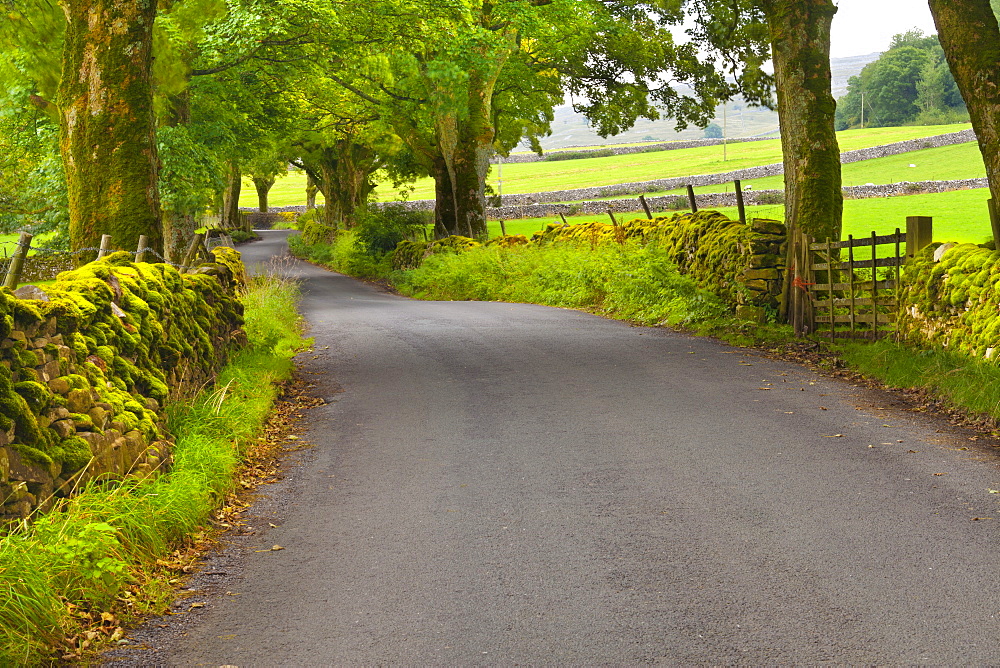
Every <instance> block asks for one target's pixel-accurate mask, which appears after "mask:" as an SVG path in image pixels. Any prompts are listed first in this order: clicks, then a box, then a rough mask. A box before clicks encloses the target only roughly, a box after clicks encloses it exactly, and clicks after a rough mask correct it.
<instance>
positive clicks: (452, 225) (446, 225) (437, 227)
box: [431, 157, 458, 239]
mask: <svg viewBox="0 0 1000 668" xmlns="http://www.w3.org/2000/svg"><path fill="white" fill-rule="evenodd" d="M431 176H433V177H434V238H435V239H443V238H445V237H447V236H449V235H452V234H458V223H457V221H456V220H455V191H454V189H453V188H452V186H451V176H450V174H449V172H448V166H447V165H446V164H445V162H444V158H443V157H438V158H437V159H436V160H435V161H434V168H433V169H432V170H431Z"/></svg>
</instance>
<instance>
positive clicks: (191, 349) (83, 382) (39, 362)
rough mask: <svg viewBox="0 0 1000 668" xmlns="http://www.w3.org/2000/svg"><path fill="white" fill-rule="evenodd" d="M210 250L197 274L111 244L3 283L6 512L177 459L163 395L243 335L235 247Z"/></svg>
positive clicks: (205, 373) (0, 401)
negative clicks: (42, 280)
mask: <svg viewBox="0 0 1000 668" xmlns="http://www.w3.org/2000/svg"><path fill="white" fill-rule="evenodd" d="M212 253H213V255H214V258H215V262H212V263H206V264H203V265H201V266H200V267H199V268H197V269H196V270H195V271H194V272H193V273H190V274H180V273H179V272H178V271H177V270H175V269H174V268H173V267H170V266H168V265H165V264H147V263H133V262H131V255H130V254H129V253H124V252H122V253H115V254H112V255H109V256H108V257H106V258H104V259H103V260H99V261H96V262H92V263H90V264H88V265H85V266H83V267H81V268H79V269H75V270H72V271H68V272H63V273H61V274H59V276H58V277H57V279H56V282H55V283H54V284H52V285H46V286H44V287H41V288H39V287H35V286H23V287H21V288H19V289H18V290H16V291H14V292H11V291H9V290H3V291H0V519H8V520H9V519H15V518H21V517H25V516H27V515H28V514H29V513H31V512H32V511H34V510H36V509H40V510H42V511H44V510H46V509H47V508H48V507H49V506H50V505H51V503H52V502H53V500H54V499H55V498H58V497H60V496H65V495H68V494H69V493H70V492H71V490H73V489H75V488H76V487H77V486H78V485H80V484H83V483H86V482H89V481H93V480H99V479H103V478H109V477H110V478H119V477H122V476H126V475H130V474H133V475H149V474H151V473H153V472H154V471H157V470H162V469H163V468H164V467H166V466H168V465H169V461H170V452H171V442H172V441H171V437H170V435H169V434H168V433H167V431H166V429H165V426H164V413H163V410H162V409H163V405H164V402H165V401H166V400H168V399H171V398H176V397H181V396H184V395H186V394H189V393H191V392H193V391H195V390H197V389H199V388H201V387H203V386H204V385H205V384H206V383H209V382H211V381H212V380H213V379H214V377H215V374H216V372H217V371H218V370H219V369H220V368H221V367H222V365H223V364H224V363H225V361H226V357H227V352H228V351H229V350H231V349H232V348H233V347H235V346H239V345H242V344H243V343H244V342H245V335H244V334H243V331H242V329H241V327H242V323H243V318H242V315H243V309H242V305H241V303H240V301H239V299H238V291H239V289H240V287H241V286H242V285H243V283H244V281H245V276H244V270H243V265H242V263H241V261H240V258H239V253H238V252H237V251H235V250H233V249H232V248H225V247H220V248H216V249H214V250H213V251H212Z"/></svg>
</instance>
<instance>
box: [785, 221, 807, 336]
mask: <svg viewBox="0 0 1000 668" xmlns="http://www.w3.org/2000/svg"><path fill="white" fill-rule="evenodd" d="M790 236H791V240H790V242H789V254H788V259H789V262H788V269H787V272H788V273H787V275H786V278H785V286H784V288H785V294H784V296H783V297H784V298H783V300H782V301H783V303H785V304H787V307H786V316H787V319H788V323H789V324H790V325H791V326H792V330H793V331H794V332H795V335H796V336H805V335H806V334H809V333H810V332H811V331H812V327H813V317H812V294H811V292H810V290H809V286H810V285H811V284H812V282H813V281H812V273H811V269H812V263H811V262H810V257H809V256H810V253H809V243H810V239H809V237H808V236H806V235H805V234H803V233H802V232H798V231H796V232H793V233H792V234H791V235H790Z"/></svg>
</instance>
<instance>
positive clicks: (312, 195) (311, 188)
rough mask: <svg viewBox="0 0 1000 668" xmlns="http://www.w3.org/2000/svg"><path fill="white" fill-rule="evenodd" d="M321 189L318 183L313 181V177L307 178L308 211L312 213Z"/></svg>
mask: <svg viewBox="0 0 1000 668" xmlns="http://www.w3.org/2000/svg"><path fill="white" fill-rule="evenodd" d="M318 190H319V188H317V187H316V182H315V181H313V177H312V176H309V175H307V176H306V211H312V210H313V209H315V208H316V192H317V191H318Z"/></svg>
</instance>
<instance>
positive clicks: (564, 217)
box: [559, 213, 569, 227]
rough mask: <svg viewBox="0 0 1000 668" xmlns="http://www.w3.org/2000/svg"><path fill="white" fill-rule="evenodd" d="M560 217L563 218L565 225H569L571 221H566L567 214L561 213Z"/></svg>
mask: <svg viewBox="0 0 1000 668" xmlns="http://www.w3.org/2000/svg"><path fill="white" fill-rule="evenodd" d="M559 217H560V218H562V222H563V225H565V226H566V227H569V223H568V222H567V221H566V216H564V215H563V214H562V213H560V214H559Z"/></svg>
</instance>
